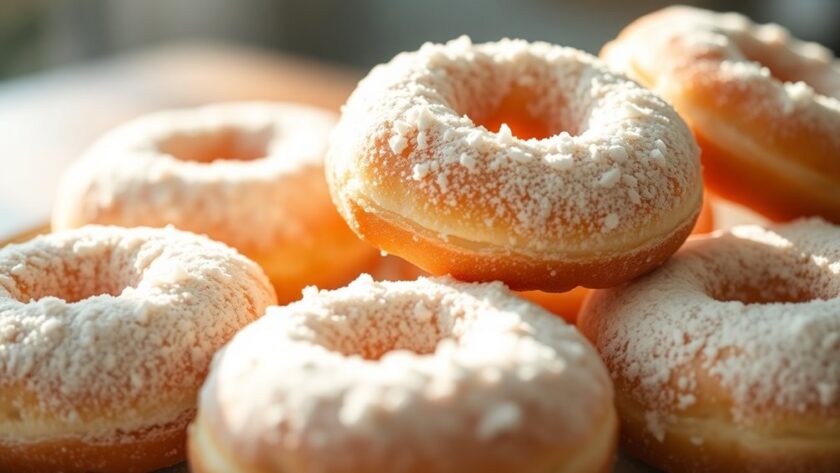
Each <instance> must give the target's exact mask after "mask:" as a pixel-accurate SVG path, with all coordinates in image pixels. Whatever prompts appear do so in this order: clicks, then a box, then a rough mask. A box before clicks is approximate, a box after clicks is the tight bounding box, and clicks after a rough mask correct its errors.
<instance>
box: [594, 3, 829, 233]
mask: <svg viewBox="0 0 840 473" xmlns="http://www.w3.org/2000/svg"><path fill="white" fill-rule="evenodd" d="M601 57H602V58H603V59H604V60H605V61H606V62H607V63H608V64H610V65H611V66H613V67H615V68H616V69H618V70H621V71H623V72H625V73H626V74H628V75H630V76H631V77H633V78H634V79H636V80H638V81H639V82H641V83H642V84H644V85H646V86H648V87H651V88H652V89H653V90H654V91H656V92H657V93H660V94H662V95H663V96H664V97H665V98H667V99H668V100H670V101H671V102H672V103H673V104H674V107H676V109H677V110H678V111H679V112H680V114H681V115H682V116H683V118H685V120H686V121H687V122H688V124H689V125H690V126H691V127H692V128H693V130H694V133H695V135H696V136H697V140H698V142H699V143H700V147H701V148H702V149H703V156H702V159H703V173H704V176H703V177H704V181H705V183H706V185H707V186H709V188H710V189H711V190H712V191H714V192H716V193H718V194H720V195H721V196H723V197H725V198H727V199H731V200H733V201H735V202H738V203H741V204H744V205H746V206H748V207H751V208H753V209H755V210H757V211H758V212H760V213H762V214H764V215H765V216H767V217H769V218H771V219H775V220H789V219H792V218H796V217H802V216H814V215H817V216H822V217H824V218H826V219H829V220H831V221H833V222H835V223H840V190H838V189H840V61H838V60H837V59H835V58H834V56H833V54H832V53H831V52H830V51H829V50H828V49H826V48H824V47H822V46H820V45H817V44H814V43H806V42H802V41H799V40H797V39H794V38H792V37H790V34H789V33H788V32H787V30H785V29H784V28H782V27H780V26H779V25H775V24H766V25H758V24H755V23H752V22H751V21H750V20H749V19H747V18H746V17H744V16H742V15H739V14H735V13H725V14H720V13H713V12H710V11H706V10H700V9H697V8H691V7H684V6H678V7H669V8H666V9H664V10H660V11H658V12H655V13H652V14H650V15H647V16H644V17H642V18H640V19H639V20H637V21H635V22H634V23H632V24H631V25H630V26H628V27H627V28H625V29H624V31H622V32H621V34H620V35H619V36H618V38H616V39H615V40H614V41H612V42H611V43H609V44H607V45H606V46H605V47H604V49H603V51H602V52H601Z"/></svg>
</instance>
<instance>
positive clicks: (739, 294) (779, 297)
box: [710, 277, 823, 304]
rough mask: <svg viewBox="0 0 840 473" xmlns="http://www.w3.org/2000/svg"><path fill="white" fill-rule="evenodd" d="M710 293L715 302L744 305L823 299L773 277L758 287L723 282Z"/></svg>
mask: <svg viewBox="0 0 840 473" xmlns="http://www.w3.org/2000/svg"><path fill="white" fill-rule="evenodd" d="M710 292H711V296H712V297H713V298H714V299H715V300H718V301H721V302H735V301H737V302H743V303H744V304H783V303H802V302H810V301H812V300H815V299H823V297H820V294H818V293H816V292H814V291H812V290H811V289H810V288H808V287H804V286H801V285H798V284H797V283H796V282H792V281H787V280H782V279H779V278H773V277H767V279H765V280H763V284H760V285H759V284H750V281H723V282H722V284H720V285H718V286H717V287H715V288H714V289H713V290H712V291H710Z"/></svg>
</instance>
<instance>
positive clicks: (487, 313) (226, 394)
mask: <svg viewBox="0 0 840 473" xmlns="http://www.w3.org/2000/svg"><path fill="white" fill-rule="evenodd" d="M611 403H612V388H611V385H610V382H609V378H608V376H607V373H606V370H605V369H604V367H603V365H602V364H601V362H600V360H598V358H597V355H596V353H595V352H594V350H592V348H591V346H590V345H589V344H588V343H587V342H586V341H585V340H584V339H583V338H582V337H581V336H580V335H579V333H578V332H577V331H576V330H575V329H574V328H573V327H571V326H569V325H567V324H565V323H564V322H562V321H561V320H560V319H557V318H555V317H552V316H551V315H550V314H548V313H546V312H544V311H543V310H542V309H540V308H539V307H537V306H535V305H532V304H530V303H528V302H525V301H523V300H522V299H519V298H517V297H515V296H513V295H512V294H511V293H510V292H509V291H508V290H507V289H506V288H505V287H504V286H503V285H502V284H500V283H492V284H467V283H461V282H457V281H455V280H453V279H450V278H436V279H426V278H420V279H418V280H417V281H411V282H382V283H377V282H374V281H373V280H372V279H371V278H370V277H369V276H367V275H363V276H362V277H360V278H359V279H358V280H357V281H355V282H354V283H352V284H351V285H349V286H348V287H346V288H343V289H339V290H336V291H320V292H319V291H317V290H315V289H310V290H308V291H307V292H306V294H305V296H304V298H303V299H302V300H301V301H299V302H296V303H294V304H291V305H289V306H286V307H281V308H275V309H271V310H270V311H269V314H268V315H267V316H266V317H264V318H262V319H261V320H260V321H258V322H257V323H255V324H253V325H252V326H250V327H248V328H247V329H245V330H243V331H242V332H240V333H239V334H238V335H237V336H236V337H235V338H234V340H233V341H232V342H231V343H230V344H229V345H228V346H227V347H226V348H225V349H224V350H223V351H222V352H220V354H219V355H218V357H217V359H216V361H215V363H214V366H213V369H212V371H211V374H210V376H209V378H208V381H207V383H206V384H205V386H204V388H203V389H202V394H201V400H200V406H199V417H200V418H203V419H205V420H207V421H208V422H207V424H208V425H210V426H212V427H213V437H214V438H217V439H219V442H220V443H221V445H224V446H225V449H226V450H229V451H231V452H236V454H237V456H238V457H240V458H241V459H242V462H243V463H242V464H245V465H255V466H256V465H259V467H260V468H263V469H265V470H266V471H285V470H284V468H283V465H294V468H292V470H290V471H329V472H334V473H344V472H355V471H390V472H395V473H396V472H401V471H436V472H437V471H440V472H459V471H484V470H485V467H486V466H487V465H492V466H493V468H494V469H493V471H498V472H503V471H510V472H514V471H517V472H518V471H524V470H523V469H522V468H524V465H528V464H529V462H532V461H537V460H538V459H539V458H544V457H545V455H546V453H547V452H552V451H557V449H563V448H568V449H569V450H568V452H569V453H568V455H569V456H573V455H575V454H579V453H580V451H579V450H576V449H577V448H578V447H576V446H579V448H580V449H583V448H584V447H585V445H587V444H586V442H587V441H588V440H587V439H589V440H591V439H592V436H593V434H594V432H595V431H596V430H597V429H599V428H603V425H604V424H603V423H602V422H601V419H603V418H604V417H605V416H611V415H610V412H611V410H612V404H611ZM599 425H600V426H601V427H598V426H599ZM406 446H410V448H407V447H406ZM564 458H567V457H565V456H564ZM537 463H539V461H537ZM477 467H478V468H477ZM528 471H530V470H528ZM541 471H542V470H541Z"/></svg>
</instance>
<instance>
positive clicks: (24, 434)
mask: <svg viewBox="0 0 840 473" xmlns="http://www.w3.org/2000/svg"><path fill="white" fill-rule="evenodd" d="M276 301H277V299H276V298H275V295H274V290H273V289H272V287H271V285H270V284H269V282H268V279H267V278H266V277H265V274H264V273H263V272H262V270H260V268H259V267H258V266H257V265H256V264H254V263H253V262H252V261H250V260H248V259H246V258H244V257H243V256H242V255H240V254H239V253H237V252H236V251H234V250H232V249H230V248H228V247H226V246H225V245H222V244H221V243H217V242H213V241H210V240H208V239H207V238H204V237H200V236H197V235H193V234H191V233H186V232H181V231H176V230H173V229H149V228H132V229H125V228H118V227H98V226H87V227H84V228H81V229H78V230H69V231H66V232H60V233H56V234H51V235H46V236H42V237H38V238H35V239H34V240H31V241H29V242H26V243H22V244H18V245H8V246H6V247H4V248H3V249H0V471H4V472H15V473H27V472H32V473H44V472H56V471H61V472H64V473H84V472H91V471H96V472H102V473H133V472H137V473H140V472H147V471H151V470H155V469H158V468H162V467H165V466H168V465H172V464H175V463H178V462H181V461H183V460H184V458H185V451H184V449H185V438H186V427H187V424H188V423H189V422H190V420H191V419H192V417H193V416H194V415H195V409H196V395H197V393H198V388H199V386H200V385H201V383H202V381H203V380H204V376H205V375H206V373H207V370H208V369H209V365H210V361H211V358H212V356H213V354H214V353H215V351H216V350H217V349H219V348H220V347H221V346H222V345H223V344H224V343H226V342H227V341H228V340H229V339H230V338H231V337H232V336H233V334H234V333H236V331H237V330H239V329H240V328H242V327H244V326H245V325H246V324H248V323H250V322H251V321H253V320H254V319H256V318H257V317H259V316H261V315H262V314H263V313H264V311H265V309H266V307H267V306H269V305H271V304H275V303H276Z"/></svg>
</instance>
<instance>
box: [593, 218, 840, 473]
mask: <svg viewBox="0 0 840 473" xmlns="http://www.w3.org/2000/svg"><path fill="white" fill-rule="evenodd" d="M578 323H579V326H580V328H581V330H582V331H583V333H584V334H585V335H586V336H587V337H588V338H589V339H590V340H592V342H593V343H594V344H595V346H596V348H597V349H598V351H599V352H600V353H601V356H602V357H603V359H604V361H605V362H606V364H607V367H608V368H609V370H610V373H611V375H612V378H613V381H614V382H615V389H616V405H617V408H618V413H619V417H620V419H621V435H622V444H623V447H624V449H625V450H626V451H627V452H629V453H630V454H632V455H634V456H637V457H638V458H641V459H642V460H644V461H645V462H647V463H650V464H651V465H653V466H655V467H657V468H661V469H663V470H665V471H669V472H710V471H714V472H720V473H728V472H739V473H740V472H759V471H760V472H770V473H772V472H785V473H797V472H803V473H804V472H808V473H821V472H825V473H828V472H837V471H840V227H838V226H834V225H832V224H830V223H828V222H826V221H824V220H820V219H817V218H812V219H809V220H799V221H795V222H793V223H788V224H778V225H776V226H771V227H769V228H765V227H759V226H752V225H751V226H739V227H735V228H733V229H731V230H730V231H727V232H725V233H715V234H712V235H710V236H706V237H699V238H697V239H690V240H689V241H688V243H686V245H685V246H684V247H683V248H682V249H681V250H680V251H678V252H677V254H676V255H674V257H673V258H672V259H671V260H669V261H668V262H667V263H665V265H663V266H662V267H661V268H660V269H658V270H657V271H655V272H653V273H651V274H649V275H647V276H644V277H642V278H640V279H638V280H636V281H633V282H631V283H630V284H627V285H624V286H620V287H616V288H613V289H605V290H599V291H594V292H593V294H592V296H590V298H589V299H587V302H586V303H585V304H584V307H583V309H582V311H581V315H580V318H579V322H578Z"/></svg>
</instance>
